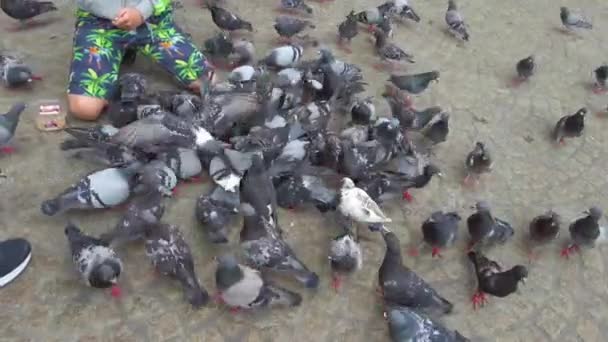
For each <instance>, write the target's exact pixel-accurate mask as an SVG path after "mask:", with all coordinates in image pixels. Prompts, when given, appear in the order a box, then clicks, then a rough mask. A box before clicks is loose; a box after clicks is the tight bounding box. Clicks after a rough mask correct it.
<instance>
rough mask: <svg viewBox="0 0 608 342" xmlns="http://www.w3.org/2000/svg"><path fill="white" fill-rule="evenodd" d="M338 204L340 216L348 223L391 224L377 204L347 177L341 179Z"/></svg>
mask: <svg viewBox="0 0 608 342" xmlns="http://www.w3.org/2000/svg"><path fill="white" fill-rule="evenodd" d="M338 203H339V204H338V210H339V211H340V214H342V216H343V217H344V218H346V219H348V220H349V221H355V222H358V223H367V224H370V223H388V222H392V220H391V219H390V218H389V217H387V216H386V215H385V214H384V213H383V212H382V210H381V209H380V207H379V206H378V204H377V203H376V202H374V200H373V199H371V198H370V196H369V195H368V194H367V193H366V192H365V191H363V190H362V189H361V188H358V187H356V186H355V183H354V182H353V180H352V179H350V178H348V177H344V178H343V179H342V185H341V188H340V192H339V196H338Z"/></svg>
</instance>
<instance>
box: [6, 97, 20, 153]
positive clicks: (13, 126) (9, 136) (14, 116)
mask: <svg viewBox="0 0 608 342" xmlns="http://www.w3.org/2000/svg"><path fill="white" fill-rule="evenodd" d="M25 108H26V105H25V103H23V102H18V103H15V104H14V105H12V106H11V108H10V109H9V110H8V112H6V113H5V114H3V115H0V152H2V153H5V154H10V153H13V152H14V148H13V147H12V146H9V144H10V142H11V140H13V137H14V136H15V131H16V130H17V125H18V124H19V119H20V118H21V113H23V111H24V110H25Z"/></svg>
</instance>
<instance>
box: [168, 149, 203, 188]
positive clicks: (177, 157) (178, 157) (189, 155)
mask: <svg viewBox="0 0 608 342" xmlns="http://www.w3.org/2000/svg"><path fill="white" fill-rule="evenodd" d="M158 160H161V161H163V162H164V163H165V164H166V165H167V166H168V167H169V168H170V169H171V170H173V171H174V172H175V175H176V176H177V177H178V178H179V179H183V180H189V179H197V177H198V176H199V175H200V174H201V172H202V171H203V165H202V164H201V160H200V159H199V157H198V154H197V153H196V151H194V150H192V149H188V148H182V147H171V148H169V149H167V150H166V151H164V152H162V153H161V154H160V155H159V156H158Z"/></svg>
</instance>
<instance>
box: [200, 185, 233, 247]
mask: <svg viewBox="0 0 608 342" xmlns="http://www.w3.org/2000/svg"><path fill="white" fill-rule="evenodd" d="M239 204H240V202H239V194H238V193H233V192H228V191H225V190H223V189H222V188H221V187H215V188H214V189H213V190H212V191H211V192H210V193H209V194H205V195H201V196H200V197H199V198H198V200H197V201H196V208H195V209H194V210H195V215H196V219H197V220H198V222H200V223H201V224H202V225H203V226H204V229H205V233H206V234H207V237H208V238H209V241H211V242H212V243H228V226H229V225H230V224H231V223H232V221H234V218H235V217H236V214H238V212H239Z"/></svg>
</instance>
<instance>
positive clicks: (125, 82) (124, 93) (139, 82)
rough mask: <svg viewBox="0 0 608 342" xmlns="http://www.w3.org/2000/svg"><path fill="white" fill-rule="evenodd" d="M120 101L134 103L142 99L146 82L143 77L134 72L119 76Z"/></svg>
mask: <svg viewBox="0 0 608 342" xmlns="http://www.w3.org/2000/svg"><path fill="white" fill-rule="evenodd" d="M118 82H119V84H120V101H121V102H136V101H141V100H143V99H144V96H145V95H146V89H147V88H148V82H147V81H146V79H145V77H144V76H143V75H141V74H138V73H136V72H128V73H125V74H122V75H120V78H119V79H118Z"/></svg>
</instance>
